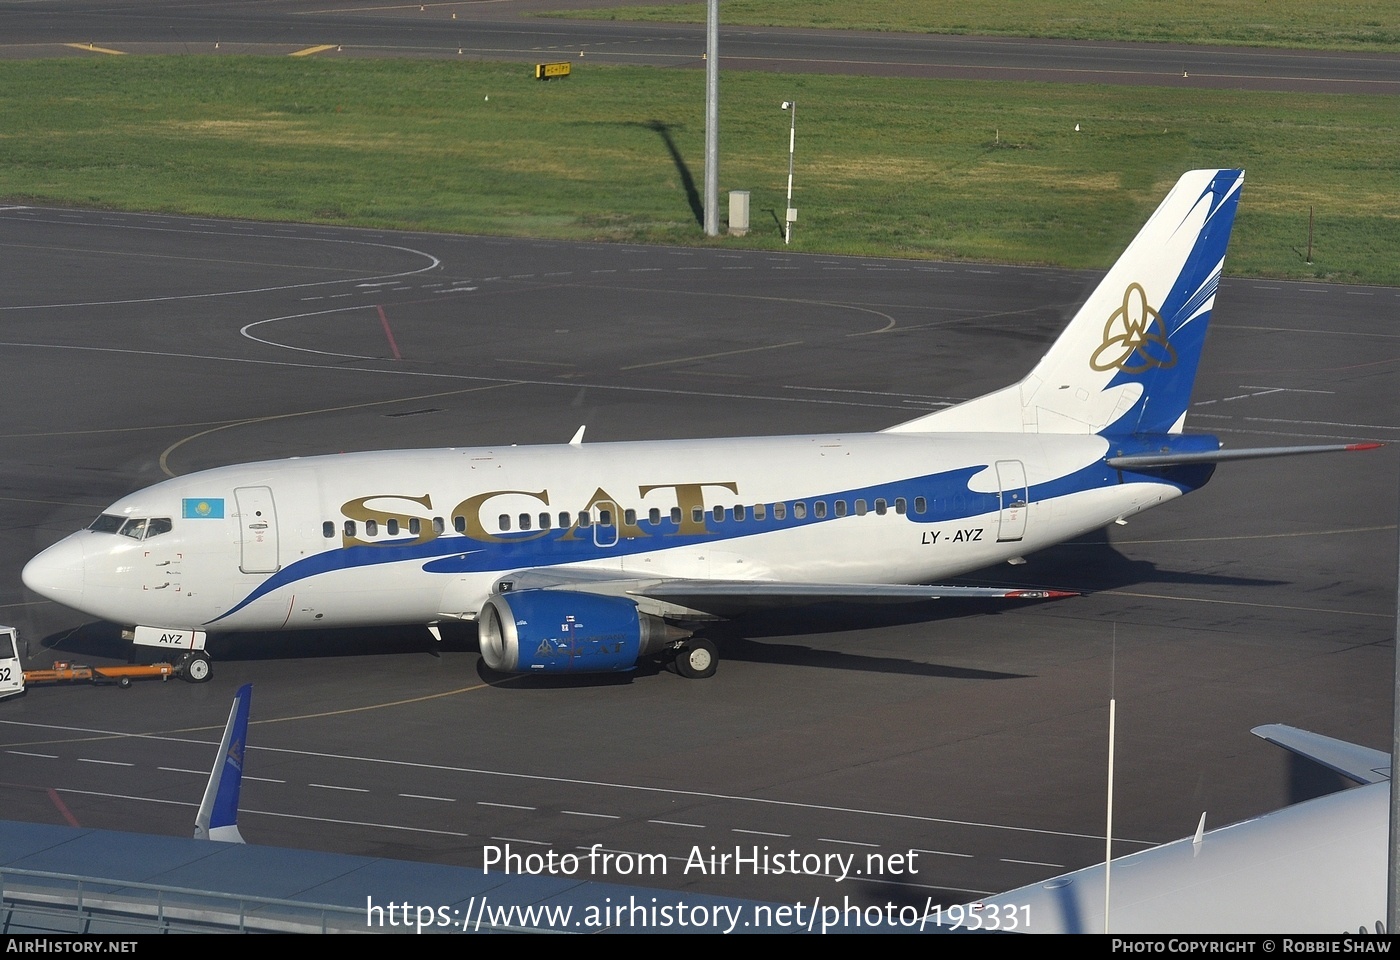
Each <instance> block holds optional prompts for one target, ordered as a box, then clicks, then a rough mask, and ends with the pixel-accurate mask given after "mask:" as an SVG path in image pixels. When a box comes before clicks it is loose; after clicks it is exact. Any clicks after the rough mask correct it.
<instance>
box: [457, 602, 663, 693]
mask: <svg viewBox="0 0 1400 960" xmlns="http://www.w3.org/2000/svg"><path fill="white" fill-rule="evenodd" d="M476 631H477V637H478V639H479V641H480V644H481V658H482V660H484V661H486V665H487V666H488V667H490V668H491V669H492V670H495V671H498V672H500V673H614V672H619V671H624V670H631V669H632V668H633V667H634V666H636V665H637V660H638V659H640V658H641V657H644V656H651V655H653V654H657V653H660V652H661V651H663V650H664V649H666V647H667V646H669V645H671V644H673V643H675V642H676V641H678V640H683V639H685V638H686V637H687V636H689V633H688V632H687V631H685V630H681V629H679V628H676V627H672V626H670V625H669V624H667V623H666V622H665V621H664V620H662V619H661V618H660V617H655V616H651V615H650V614H645V613H642V612H641V611H640V610H638V609H637V605H636V604H635V603H633V602H632V601H631V600H628V599H627V598H625V597H608V596H600V595H598V594H591V593H580V592H575V591H572V590H519V591H512V592H509V593H495V594H492V595H491V596H490V597H488V598H487V600H486V603H485V604H483V605H482V608H481V612H480V613H479V614H477V618H476Z"/></svg>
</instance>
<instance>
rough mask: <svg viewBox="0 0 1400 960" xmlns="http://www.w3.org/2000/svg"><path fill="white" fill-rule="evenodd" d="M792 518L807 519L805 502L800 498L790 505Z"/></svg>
mask: <svg viewBox="0 0 1400 960" xmlns="http://www.w3.org/2000/svg"><path fill="white" fill-rule="evenodd" d="M792 518H793V519H794V520H806V519H807V504H806V503H805V502H803V501H801V500H799V501H797V502H796V503H794V504H793V505H792Z"/></svg>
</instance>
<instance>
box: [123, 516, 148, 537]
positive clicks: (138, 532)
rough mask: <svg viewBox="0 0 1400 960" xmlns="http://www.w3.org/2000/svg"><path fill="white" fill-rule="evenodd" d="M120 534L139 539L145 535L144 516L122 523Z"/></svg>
mask: <svg viewBox="0 0 1400 960" xmlns="http://www.w3.org/2000/svg"><path fill="white" fill-rule="evenodd" d="M121 535H122V536H124V537H130V538H131V539H133V540H140V539H141V538H142V537H144V536H145V535H146V518H145V517H138V518H136V519H132V520H128V521H127V522H126V523H124V524H122V529H121Z"/></svg>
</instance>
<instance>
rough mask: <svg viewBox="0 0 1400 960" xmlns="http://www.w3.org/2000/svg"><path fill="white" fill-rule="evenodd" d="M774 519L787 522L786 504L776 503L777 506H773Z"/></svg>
mask: <svg viewBox="0 0 1400 960" xmlns="http://www.w3.org/2000/svg"><path fill="white" fill-rule="evenodd" d="M773 519H774V520H786V519H787V504H786V503H775V504H773Z"/></svg>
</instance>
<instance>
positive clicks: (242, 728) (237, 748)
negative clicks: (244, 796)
mask: <svg viewBox="0 0 1400 960" xmlns="http://www.w3.org/2000/svg"><path fill="white" fill-rule="evenodd" d="M252 699H253V685H252V684H251V683H245V684H244V685H243V686H241V687H239V688H238V692H237V693H236V694H234V697H233V708H232V709H231V710H229V714H228V724H227V725H226V726H225V727H224V739H223V741H222V742H221V743H220V744H219V753H218V756H216V757H215V758H214V760H215V763H214V769H213V771H212V772H211V773H210V774H209V785H208V786H207V787H205V788H204V800H203V801H202V802H201V803H200V804H199V813H198V814H197V815H196V816H195V820H194V838H195V839H196V840H223V841H225V842H227V843H242V842H243V837H242V835H241V834H239V832H238V793H239V791H240V789H242V787H243V751H244V749H245V748H246V747H247V743H248V704H249V702H250V701H251V700H252Z"/></svg>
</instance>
